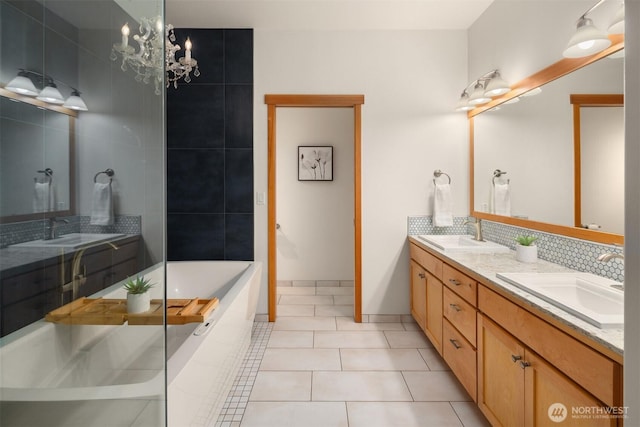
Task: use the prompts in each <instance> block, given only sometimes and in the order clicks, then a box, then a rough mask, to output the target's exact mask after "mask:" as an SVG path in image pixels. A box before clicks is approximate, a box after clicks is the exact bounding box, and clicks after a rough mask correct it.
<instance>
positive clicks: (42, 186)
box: [33, 182, 55, 213]
mask: <svg viewBox="0 0 640 427" xmlns="http://www.w3.org/2000/svg"><path fill="white" fill-rule="evenodd" d="M54 207H55V200H54V197H53V186H52V185H51V184H50V183H49V182H36V183H35V184H34V187H33V212H34V213H39V212H50V211H53V210H54Z"/></svg>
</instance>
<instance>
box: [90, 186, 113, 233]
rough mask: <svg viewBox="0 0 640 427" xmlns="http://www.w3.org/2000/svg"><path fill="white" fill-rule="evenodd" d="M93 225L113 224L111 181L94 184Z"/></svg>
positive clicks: (91, 222)
mask: <svg viewBox="0 0 640 427" xmlns="http://www.w3.org/2000/svg"><path fill="white" fill-rule="evenodd" d="M89 224H92V225H111V224H113V197H112V194H111V183H110V182H109V183H106V184H103V183H101V182H96V183H95V184H94V186H93V204H92V206H91V221H90V222H89Z"/></svg>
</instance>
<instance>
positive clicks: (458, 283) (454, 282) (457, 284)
mask: <svg viewBox="0 0 640 427" xmlns="http://www.w3.org/2000/svg"><path fill="white" fill-rule="evenodd" d="M449 283H452V284H454V285H455V286H460V285H461V284H462V283H460V281H459V280H456V279H449Z"/></svg>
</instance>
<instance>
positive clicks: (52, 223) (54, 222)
mask: <svg viewBox="0 0 640 427" xmlns="http://www.w3.org/2000/svg"><path fill="white" fill-rule="evenodd" d="M61 223H64V224H69V221H68V220H66V219H64V218H62V219H57V218H56V217H53V216H52V217H51V218H49V228H48V233H47V235H46V236H45V238H44V240H53V239H57V238H58V224H61Z"/></svg>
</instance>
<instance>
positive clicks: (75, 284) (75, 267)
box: [60, 242, 120, 301]
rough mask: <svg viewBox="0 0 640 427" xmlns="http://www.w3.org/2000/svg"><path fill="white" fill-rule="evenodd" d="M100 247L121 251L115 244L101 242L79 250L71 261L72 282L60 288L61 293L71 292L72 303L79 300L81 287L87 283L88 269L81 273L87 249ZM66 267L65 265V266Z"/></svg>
mask: <svg viewBox="0 0 640 427" xmlns="http://www.w3.org/2000/svg"><path fill="white" fill-rule="evenodd" d="M100 245H109V246H111V248H112V249H113V250H114V251H117V250H118V249H120V248H119V247H118V245H116V244H115V243H113V242H101V243H97V244H95V245H91V246H85V247H83V248H81V249H79V250H78V251H77V252H76V253H75V254H74V255H73V260H72V261H71V281H70V282H68V283H65V284H63V285H62V286H61V287H60V292H61V293H64V292H68V291H71V301H75V300H76V299H77V298H78V292H79V290H80V286H82V285H84V284H85V283H86V281H87V267H86V266H82V272H80V262H81V261H82V256H83V255H84V252H85V251H86V250H87V249H91V248H95V247H98V246H100ZM63 265H64V264H63ZM62 277H64V271H63V273H62Z"/></svg>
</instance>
